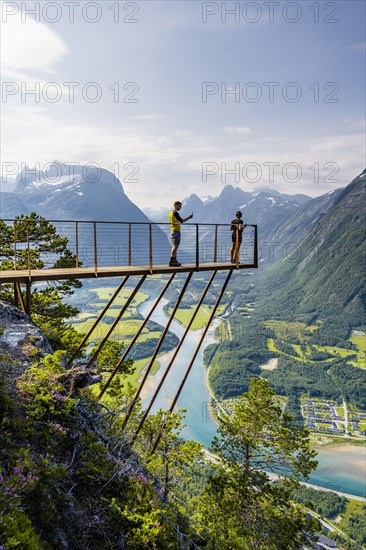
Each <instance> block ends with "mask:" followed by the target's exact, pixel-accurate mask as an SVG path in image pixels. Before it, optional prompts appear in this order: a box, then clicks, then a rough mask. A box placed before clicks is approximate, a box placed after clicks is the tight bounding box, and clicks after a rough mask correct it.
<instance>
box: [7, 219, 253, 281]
mask: <svg viewBox="0 0 366 550" xmlns="http://www.w3.org/2000/svg"><path fill="white" fill-rule="evenodd" d="M2 221H4V222H5V223H6V224H7V225H8V228H9V231H10V234H11V240H9V242H7V243H2V249H3V250H4V247H5V248H7V258H8V259H9V257H10V255H11V256H12V257H13V260H12V264H13V267H10V264H9V262H8V264H9V267H7V268H6V269H14V270H28V271H29V274H30V271H31V269H37V268H36V267H34V259H35V251H36V249H37V247H38V250H40V256H39V259H40V260H41V262H42V265H43V268H44V269H56V268H78V267H89V268H93V269H94V272H95V274H96V275H97V274H98V269H99V268H100V267H102V266H104V267H107V266H108V267H127V266H130V267H133V266H136V267H138V266H140V267H141V266H146V267H147V268H148V269H149V270H150V272H151V273H152V272H153V271H154V269H156V268H157V267H158V266H159V267H161V266H164V265H165V266H166V265H167V264H168V263H169V259H170V252H171V240H170V224H169V223H153V222H106V221H84V220H47V222H50V223H51V224H52V225H54V226H55V228H56V232H57V234H58V235H60V236H61V237H66V238H67V248H68V249H69V250H70V251H71V255H70V254H69V255H66V256H64V257H60V255H59V254H57V253H55V252H53V251H52V250H50V249H47V246H44V244H43V246H41V247H39V244H40V242H41V240H42V239H41V234H42V231H41V230H42V224H45V220H37V219H32V218H23V219H20V220H14V219H4V220H2ZM236 235H237V237H236V238H237V239H239V233H238V232H236ZM240 244H241V246H240V248H239V254H238V259H237V264H238V265H240V266H242V267H245V266H248V267H257V266H258V235H257V226H256V225H251V224H250V225H246V226H245V227H244V229H243V231H242V233H241V243H240ZM6 245H7V246H6ZM231 247H232V232H231V230H230V224H198V223H186V224H182V225H181V244H180V246H179V249H178V260H179V261H180V262H181V263H182V264H183V265H184V266H185V265H189V266H192V267H193V268H195V269H199V268H200V267H201V266H203V265H207V264H215V265H216V264H220V263H221V264H223V263H229V262H230V250H231ZM9 251H10V252H9ZM3 257H4V253H3ZM0 259H1V258H0ZM207 267H208V266H207ZM3 269H5V268H4V267H3ZM0 276H1V272H0Z"/></svg>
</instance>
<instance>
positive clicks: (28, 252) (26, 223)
mask: <svg viewBox="0 0 366 550" xmlns="http://www.w3.org/2000/svg"><path fill="white" fill-rule="evenodd" d="M25 231H26V235H27V258H28V277H29V280H30V279H31V265H30V264H31V261H30V247H29V225H28V220H26V221H25Z"/></svg>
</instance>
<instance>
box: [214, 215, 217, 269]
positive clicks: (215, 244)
mask: <svg viewBox="0 0 366 550" xmlns="http://www.w3.org/2000/svg"><path fill="white" fill-rule="evenodd" d="M216 262H217V224H216V225H215V243H214V264H215V263H216Z"/></svg>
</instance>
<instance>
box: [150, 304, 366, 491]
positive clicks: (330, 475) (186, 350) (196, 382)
mask: <svg viewBox="0 0 366 550" xmlns="http://www.w3.org/2000/svg"><path fill="white" fill-rule="evenodd" d="M153 302H154V300H148V301H146V302H144V303H143V304H142V305H141V306H140V307H139V311H140V313H142V315H144V316H146V314H147V312H148V311H149V310H150V308H151V306H152V304H153ZM166 302H167V301H166V300H161V302H160V304H159V305H158V306H157V308H156V310H155V312H154V314H153V316H152V320H153V321H155V322H157V323H159V324H161V325H163V326H165V324H166V320H167V317H166V315H165V313H164V311H163V306H164V304H166ZM170 330H171V331H172V332H174V333H175V334H176V335H177V336H178V338H181V336H182V335H183V332H184V327H183V326H182V325H180V324H179V323H178V322H177V321H174V320H173V322H172V323H171V325H170ZM213 330H214V329H213V328H212V329H211V328H210V329H209V331H208V334H207V337H206V341H205V342H204V343H203V345H202V346H201V349H200V351H199V353H198V355H197V358H196V361H195V363H194V366H193V368H192V370H191V372H190V374H189V377H188V379H187V382H186V385H185V387H184V388H183V390H182V393H181V395H180V398H179V400H178V404H177V408H185V409H187V412H186V417H185V424H186V427H185V428H184V429H183V431H182V436H183V437H184V438H186V439H192V440H194V441H198V442H199V443H202V444H203V445H204V446H205V447H206V448H208V447H209V446H210V443H211V440H212V437H213V436H214V435H215V434H216V428H217V427H216V424H215V422H214V421H213V420H212V416H211V414H210V395H209V392H208V390H207V385H206V370H205V368H204V366H203V357H202V356H203V351H204V349H205V347H206V346H207V345H208V344H210V343H212V342H214V337H213ZM201 334H202V333H201V330H196V331H192V330H191V331H190V332H189V334H188V335H187V338H186V340H185V342H184V344H183V345H182V347H181V349H180V351H179V354H178V355H177V357H176V359H175V361H174V364H173V366H172V368H171V371H170V373H169V375H168V376H167V378H166V380H165V382H164V385H163V387H162V389H161V391H160V393H159V395H158V397H157V399H156V400H155V403H154V405H153V407H152V412H156V411H157V410H158V409H160V408H162V409H168V408H169V407H170V404H171V402H172V399H173V397H174V395H175V394H176V391H177V389H178V386H179V383H180V381H181V379H182V377H183V375H184V373H185V371H186V369H187V366H188V363H189V361H190V358H191V357H192V355H193V353H194V351H195V349H196V346H197V344H198V341H199V339H200V337H201ZM172 353H173V352H169V353H166V354H164V355H162V356H161V357H160V358H159V363H160V369H159V371H158V372H157V374H156V375H155V376H154V377H151V378H150V379H148V382H147V385H146V388H145V391H144V392H143V394H142V398H143V403H144V404H145V405H147V404H148V403H149V401H150V398H151V396H152V394H153V392H154V390H155V388H156V386H157V384H158V383H159V381H160V380H161V377H162V376H163V374H164V371H165V368H166V366H167V364H168V363H169V360H170V358H171V356H172ZM316 451H317V453H318V457H317V459H318V462H319V464H318V467H317V469H316V471H315V472H314V473H313V474H312V475H311V476H310V479H309V482H310V483H312V484H314V485H317V486H320V487H326V488H329V489H332V490H335V491H341V492H344V493H349V494H353V495H358V496H366V448H365V446H364V447H361V446H355V445H350V444H348V443H347V441H346V440H345V441H344V443H342V444H341V445H331V446H330V445H324V446H319V447H316Z"/></svg>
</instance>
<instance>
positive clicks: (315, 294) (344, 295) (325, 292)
mask: <svg viewBox="0 0 366 550" xmlns="http://www.w3.org/2000/svg"><path fill="white" fill-rule="evenodd" d="M365 186H366V174H365V173H363V174H362V175H360V176H359V177H357V178H356V179H355V180H354V181H353V182H352V183H351V184H350V185H348V186H347V187H346V188H345V189H344V190H343V191H342V193H340V195H339V196H338V198H337V200H336V202H335V204H334V205H333V206H332V207H331V208H330V209H329V210H328V212H327V213H326V214H325V215H324V216H323V217H322V219H321V220H320V221H319V222H318V224H317V225H316V226H315V227H314V228H313V230H312V232H311V233H310V235H309V236H308V237H307V238H306V239H305V241H304V242H303V243H302V244H301V245H300V246H298V247H296V248H295V250H294V251H293V252H292V254H291V255H290V256H288V257H287V258H286V259H285V260H282V261H279V262H277V263H276V264H275V265H274V266H273V267H271V268H269V269H268V271H267V272H266V274H265V276H264V281H263V282H262V285H261V286H260V288H259V296H258V302H257V305H256V310H257V312H258V313H259V314H260V315H262V316H265V317H266V318H267V319H268V318H282V319H292V320H293V319H295V318H298V317H299V316H301V315H302V314H306V315H308V314H310V315H313V316H314V317H321V318H323V319H324V318H327V317H334V316H336V317H339V319H340V320H341V321H342V322H344V321H346V322H349V323H350V324H351V325H352V326H353V327H357V326H363V325H364V323H365V317H364V315H365V305H366V292H365V289H364V276H365V273H364V258H365V252H366V241H365V209H366V201H365V198H366V196H365Z"/></svg>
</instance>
